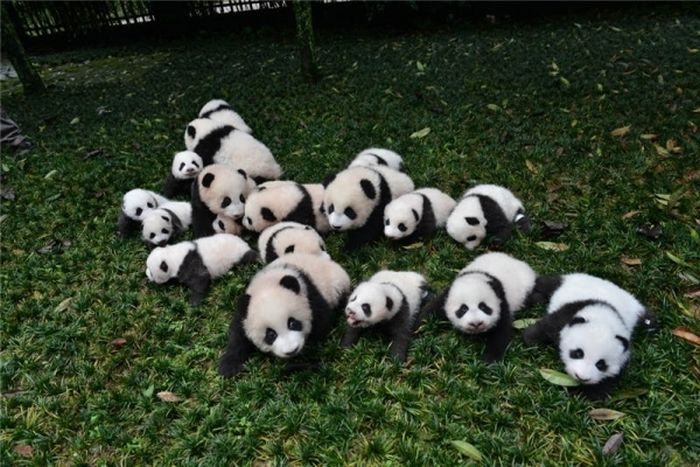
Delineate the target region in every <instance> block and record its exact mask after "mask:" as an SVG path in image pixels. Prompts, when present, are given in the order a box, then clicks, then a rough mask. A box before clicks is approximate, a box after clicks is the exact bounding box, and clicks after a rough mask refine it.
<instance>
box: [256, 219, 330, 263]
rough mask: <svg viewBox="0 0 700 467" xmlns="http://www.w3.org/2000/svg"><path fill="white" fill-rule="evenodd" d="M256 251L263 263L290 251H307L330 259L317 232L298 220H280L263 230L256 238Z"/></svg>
mask: <svg viewBox="0 0 700 467" xmlns="http://www.w3.org/2000/svg"><path fill="white" fill-rule="evenodd" d="M258 251H259V252H260V257H261V258H260V259H261V260H262V262H263V263H271V262H272V261H274V260H276V259H277V258H278V257H280V256H283V255H288V254H290V253H308V254H311V255H321V256H323V257H325V258H328V259H330V256H329V255H328V253H326V244H325V242H324V241H323V239H322V238H321V236H320V235H319V234H318V232H316V231H315V230H314V229H313V227H311V226H309V225H303V224H299V223H298V222H280V223H279V224H275V225H273V226H271V227H268V228H267V229H265V230H263V232H262V233H261V234H260V237H259V238H258Z"/></svg>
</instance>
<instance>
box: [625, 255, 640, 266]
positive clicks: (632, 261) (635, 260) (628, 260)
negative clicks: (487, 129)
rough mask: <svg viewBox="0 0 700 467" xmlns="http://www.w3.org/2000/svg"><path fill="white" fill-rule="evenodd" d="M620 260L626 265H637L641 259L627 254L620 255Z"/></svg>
mask: <svg viewBox="0 0 700 467" xmlns="http://www.w3.org/2000/svg"><path fill="white" fill-rule="evenodd" d="M620 261H621V262H622V263H623V264H626V265H627V266H639V265H641V264H642V260H641V259H639V258H630V257H628V256H625V255H622V256H621V257H620Z"/></svg>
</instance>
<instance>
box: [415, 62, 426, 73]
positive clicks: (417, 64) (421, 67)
mask: <svg viewBox="0 0 700 467" xmlns="http://www.w3.org/2000/svg"><path fill="white" fill-rule="evenodd" d="M416 68H418V71H425V65H424V64H422V63H421V62H419V61H418V60H416Z"/></svg>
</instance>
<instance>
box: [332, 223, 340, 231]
mask: <svg viewBox="0 0 700 467" xmlns="http://www.w3.org/2000/svg"><path fill="white" fill-rule="evenodd" d="M331 227H333V230H340V229H341V228H342V227H343V226H342V225H335V224H331Z"/></svg>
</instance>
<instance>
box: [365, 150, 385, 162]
mask: <svg viewBox="0 0 700 467" xmlns="http://www.w3.org/2000/svg"><path fill="white" fill-rule="evenodd" d="M367 154H368V155H370V156H374V158H375V159H377V164H379V165H389V164H387V163H386V161H385V160H384V158H383V157H381V156H378V155H376V154H374V153H373V152H368V153H367Z"/></svg>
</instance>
